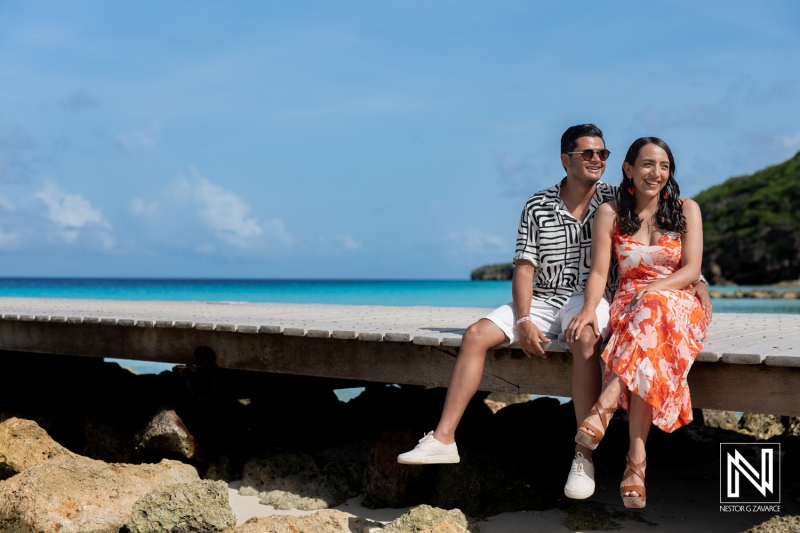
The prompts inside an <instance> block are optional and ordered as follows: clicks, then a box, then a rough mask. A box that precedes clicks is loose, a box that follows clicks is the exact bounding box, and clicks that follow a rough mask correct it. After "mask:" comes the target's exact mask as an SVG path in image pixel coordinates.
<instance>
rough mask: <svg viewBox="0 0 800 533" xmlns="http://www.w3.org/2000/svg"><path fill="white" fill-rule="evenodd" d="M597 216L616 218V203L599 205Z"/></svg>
mask: <svg viewBox="0 0 800 533" xmlns="http://www.w3.org/2000/svg"><path fill="white" fill-rule="evenodd" d="M597 214H598V215H603V216H606V217H609V216H617V202H614V201H611V202H605V203H602V204H600V207H598V208H597Z"/></svg>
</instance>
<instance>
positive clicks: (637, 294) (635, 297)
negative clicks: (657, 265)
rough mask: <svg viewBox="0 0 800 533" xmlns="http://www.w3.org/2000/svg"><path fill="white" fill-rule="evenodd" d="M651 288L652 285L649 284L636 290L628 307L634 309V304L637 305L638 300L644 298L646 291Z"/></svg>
mask: <svg viewBox="0 0 800 533" xmlns="http://www.w3.org/2000/svg"><path fill="white" fill-rule="evenodd" d="M649 290H650V286H647V287H642V288H641V289H639V290H638V291H636V292H634V293H633V298H631V301H630V302H628V309H633V306H634V305H636V302H638V301H639V300H640V299H641V298H642V296H644V293H646V292H647V291H649Z"/></svg>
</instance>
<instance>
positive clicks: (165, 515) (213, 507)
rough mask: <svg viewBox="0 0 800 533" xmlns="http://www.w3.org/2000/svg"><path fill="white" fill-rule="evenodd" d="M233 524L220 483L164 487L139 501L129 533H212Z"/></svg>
mask: <svg viewBox="0 0 800 533" xmlns="http://www.w3.org/2000/svg"><path fill="white" fill-rule="evenodd" d="M235 524H236V516H235V515H234V514H233V509H231V505H230V501H229V499H228V486H227V484H225V482H224V481H196V482H193V483H177V484H174V485H164V486H163V487H159V488H157V489H156V490H154V491H152V492H148V493H147V494H145V495H144V496H142V497H141V498H139V499H138V500H137V501H136V503H135V504H134V505H133V511H132V512H131V519H130V521H129V522H128V524H127V527H128V531H129V532H130V533H162V532H164V531H169V532H170V533H213V532H216V531H222V530H223V529H225V528H226V527H229V526H233V525H235Z"/></svg>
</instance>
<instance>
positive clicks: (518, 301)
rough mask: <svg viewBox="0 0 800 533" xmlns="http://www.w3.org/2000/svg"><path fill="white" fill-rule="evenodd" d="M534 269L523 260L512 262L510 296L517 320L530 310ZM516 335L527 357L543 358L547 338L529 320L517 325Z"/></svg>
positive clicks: (531, 264)
mask: <svg viewBox="0 0 800 533" xmlns="http://www.w3.org/2000/svg"><path fill="white" fill-rule="evenodd" d="M535 272H536V267H534V266H533V263H531V262H530V261H527V260H525V259H517V260H516V261H515V262H514V278H513V279H512V281H511V294H512V296H513V298H514V314H515V316H516V317H517V320H520V319H521V318H522V317H526V316H528V314H529V313H530V310H531V299H532V298H533V275H534V273H535ZM517 334H518V335H519V344H520V346H521V347H522V351H523V352H525V355H527V356H528V357H530V356H532V355H533V354H536V355H538V356H541V357H544V349H543V348H542V346H541V343H542V342H547V338H546V337H545V336H544V334H543V333H542V332H541V331H539V328H538V327H536V325H535V324H534V323H533V322H531V321H530V320H523V321H522V322H519V323H518V324H517Z"/></svg>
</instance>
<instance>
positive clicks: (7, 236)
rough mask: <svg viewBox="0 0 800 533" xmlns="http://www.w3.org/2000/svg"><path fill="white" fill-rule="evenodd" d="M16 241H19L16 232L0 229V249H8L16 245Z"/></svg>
mask: <svg viewBox="0 0 800 533" xmlns="http://www.w3.org/2000/svg"><path fill="white" fill-rule="evenodd" d="M17 241H19V235H18V234H17V233H6V232H5V231H3V230H0V250H9V249H12V248H14V247H15V246H16V244H17Z"/></svg>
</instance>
